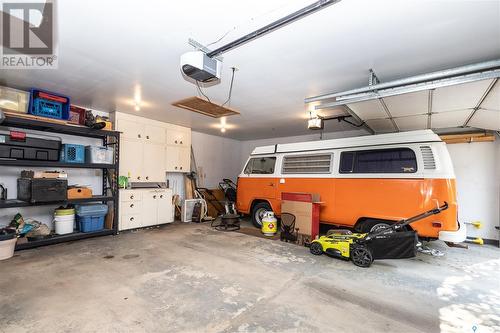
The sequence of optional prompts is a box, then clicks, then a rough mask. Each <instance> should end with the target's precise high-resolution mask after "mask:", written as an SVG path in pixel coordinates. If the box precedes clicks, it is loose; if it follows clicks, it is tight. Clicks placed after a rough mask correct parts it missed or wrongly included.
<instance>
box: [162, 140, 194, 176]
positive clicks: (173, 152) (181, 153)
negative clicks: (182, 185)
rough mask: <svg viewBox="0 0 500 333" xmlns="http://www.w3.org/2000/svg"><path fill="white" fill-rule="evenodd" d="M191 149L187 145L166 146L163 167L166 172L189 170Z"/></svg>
mask: <svg viewBox="0 0 500 333" xmlns="http://www.w3.org/2000/svg"><path fill="white" fill-rule="evenodd" d="M190 161H191V150H190V149H189V148H187V147H176V146H167V147H166V149H165V169H166V170H167V171H168V172H189V166H190Z"/></svg>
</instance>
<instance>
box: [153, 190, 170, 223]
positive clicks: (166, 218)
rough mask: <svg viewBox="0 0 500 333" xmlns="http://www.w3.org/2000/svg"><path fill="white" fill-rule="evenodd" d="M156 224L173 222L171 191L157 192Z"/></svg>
mask: <svg viewBox="0 0 500 333" xmlns="http://www.w3.org/2000/svg"><path fill="white" fill-rule="evenodd" d="M157 199H158V224H162V223H170V222H174V215H173V211H172V209H173V207H172V191H169V190H162V191H159V192H158V197H157Z"/></svg>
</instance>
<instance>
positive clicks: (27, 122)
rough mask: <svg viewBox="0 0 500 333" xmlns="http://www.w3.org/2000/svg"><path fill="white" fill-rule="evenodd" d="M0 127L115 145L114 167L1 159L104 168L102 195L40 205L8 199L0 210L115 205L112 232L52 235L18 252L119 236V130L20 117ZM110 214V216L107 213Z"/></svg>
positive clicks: (21, 245)
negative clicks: (89, 239) (102, 203)
mask: <svg viewBox="0 0 500 333" xmlns="http://www.w3.org/2000/svg"><path fill="white" fill-rule="evenodd" d="M0 126H5V127H11V128H17V129H26V130H36V131H44V132H50V133H56V134H67V135H74V136H81V137H89V138H97V139H101V140H102V145H103V146H113V148H114V149H113V150H114V164H90V163H85V164H75V163H63V162H53V161H31V160H14V159H0V166H2V165H3V166H22V167H47V168H56V169H66V168H83V169H101V170H102V195H95V196H93V197H92V198H85V199H68V200H64V201H57V202H40V203H30V202H26V201H20V200H16V199H8V200H3V201H0V209H2V208H15V207H31V206H46V205H64V204H68V203H73V204H75V203H84V202H110V201H111V202H113V225H112V228H111V229H104V230H100V231H96V232H89V233H83V232H74V233H71V234H67V235H52V236H51V237H48V238H44V239H40V240H36V241H28V242H22V243H18V244H17V245H16V250H23V249H29V248H33V247H38V246H44V245H50V244H56V243H62V242H69V241H75V240H79V239H84V238H89V237H96V236H104V235H116V234H117V233H118V204H119V198H118V196H119V191H118V170H119V160H120V159H119V156H120V152H119V147H120V132H117V131H104V130H93V129H91V128H87V127H82V126H73V125H66V124H60V123H52V122H48V121H41V120H35V119H29V118H21V117H15V116H10V115H7V116H6V118H5V120H4V121H3V122H2V123H1V125H0ZM108 214H109V213H108Z"/></svg>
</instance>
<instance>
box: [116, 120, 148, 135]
mask: <svg viewBox="0 0 500 333" xmlns="http://www.w3.org/2000/svg"><path fill="white" fill-rule="evenodd" d="M116 129H117V130H118V131H120V132H123V134H122V135H121V138H122V139H143V136H144V125H142V124H138V123H137V122H134V121H131V120H125V119H117V121H116Z"/></svg>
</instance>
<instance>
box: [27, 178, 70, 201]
mask: <svg viewBox="0 0 500 333" xmlns="http://www.w3.org/2000/svg"><path fill="white" fill-rule="evenodd" d="M67 193H68V181H67V180H66V179H50V178H18V179H17V199H18V200H22V201H29V202H31V203H37V202H51V201H64V200H66V198H67Z"/></svg>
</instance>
